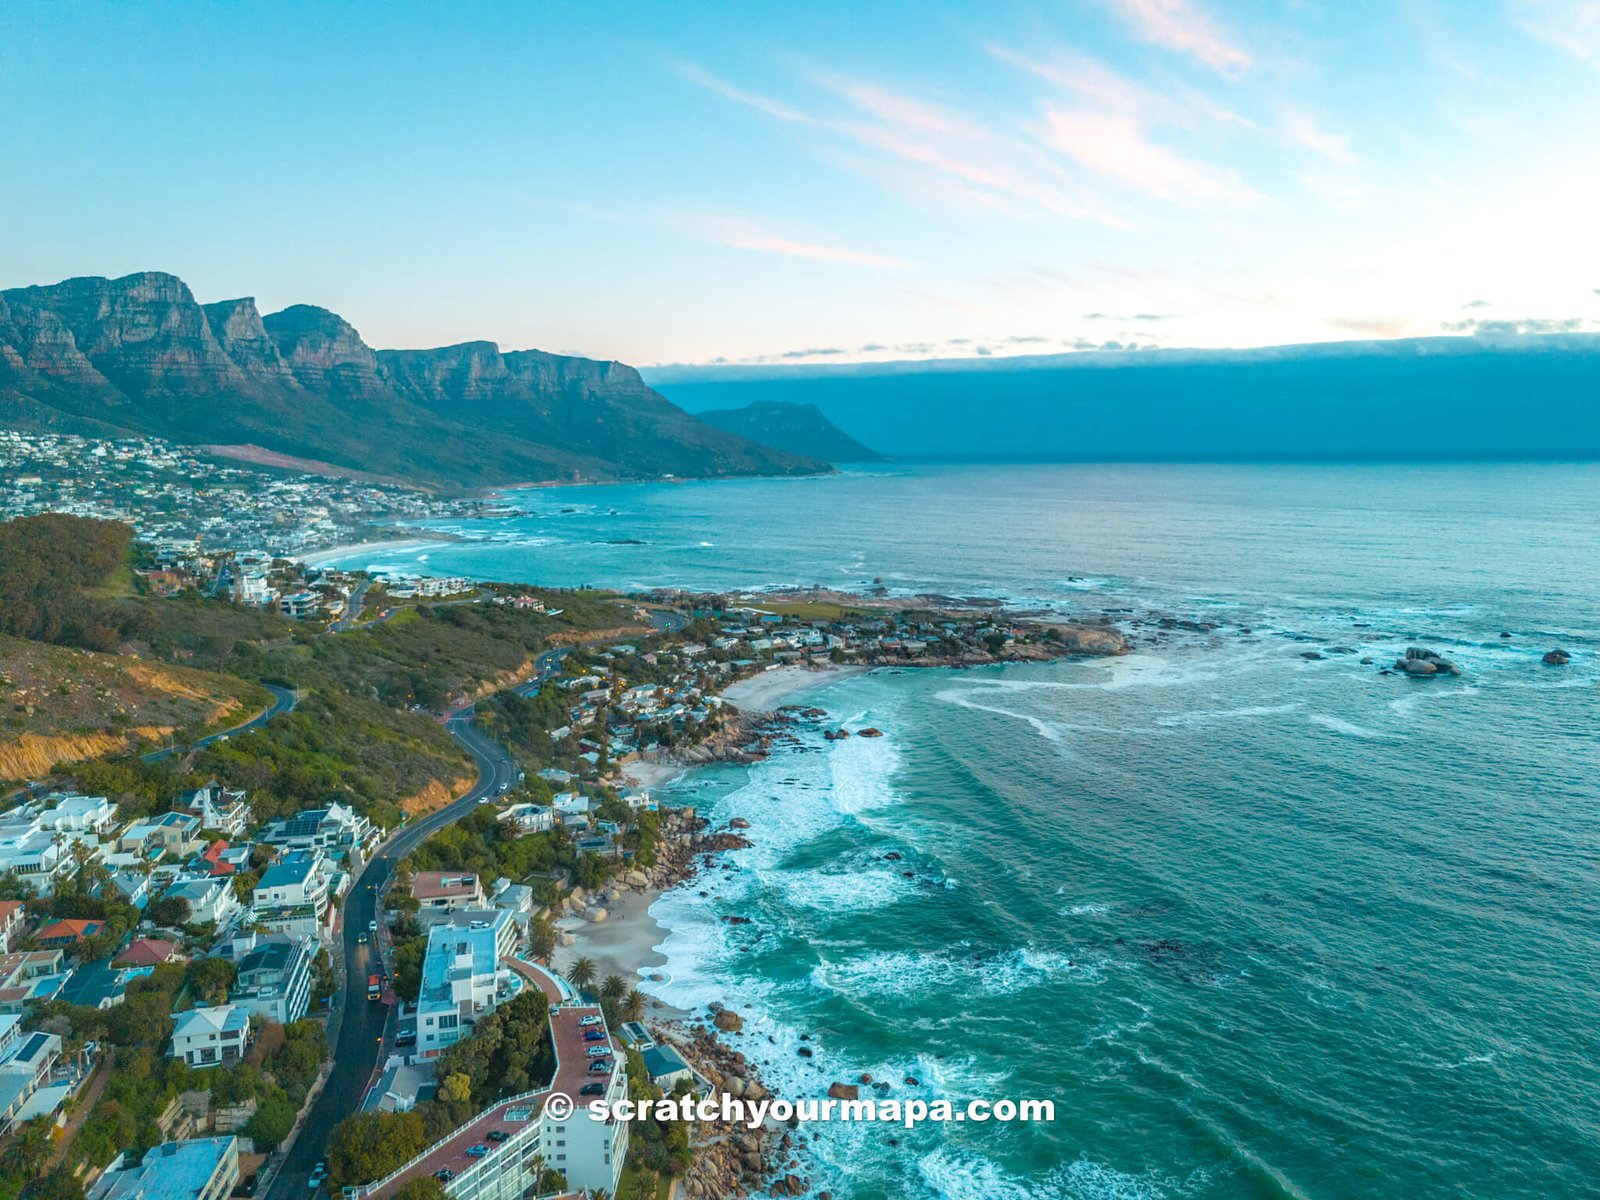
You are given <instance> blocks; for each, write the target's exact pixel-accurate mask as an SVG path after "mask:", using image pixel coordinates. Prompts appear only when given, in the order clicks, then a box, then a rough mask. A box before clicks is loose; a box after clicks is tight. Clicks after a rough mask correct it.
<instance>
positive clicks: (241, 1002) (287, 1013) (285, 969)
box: [228, 933, 316, 1025]
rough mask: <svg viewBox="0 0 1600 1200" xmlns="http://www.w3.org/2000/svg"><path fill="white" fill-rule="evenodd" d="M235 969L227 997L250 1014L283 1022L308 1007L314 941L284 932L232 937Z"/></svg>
mask: <svg viewBox="0 0 1600 1200" xmlns="http://www.w3.org/2000/svg"><path fill="white" fill-rule="evenodd" d="M234 946H235V949H236V950H240V951H242V954H240V955H238V957H237V958H236V966H237V973H236V975H235V978H234V982H233V989H232V990H231V991H230V992H229V993H228V999H229V1001H231V1002H232V1003H233V1004H235V1005H238V1006H239V1007H241V1008H244V1009H245V1010H246V1011H248V1012H249V1013H250V1014H251V1015H253V1016H257V1017H262V1018H264V1019H265V1020H268V1021H276V1022H277V1023H278V1024H280V1025H287V1024H289V1023H290V1022H291V1021H298V1020H299V1019H300V1018H301V1017H303V1016H305V1015H306V1013H307V1011H308V1010H309V1009H310V1008H311V977H312V968H313V966H314V965H315V960H316V943H315V942H313V941H311V940H310V939H308V938H296V937H291V936H289V935H288V934H264V935H263V934H255V933H252V934H249V935H248V936H247V937H246V938H236V939H234Z"/></svg>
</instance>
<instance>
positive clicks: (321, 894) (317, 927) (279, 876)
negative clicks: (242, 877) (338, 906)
mask: <svg viewBox="0 0 1600 1200" xmlns="http://www.w3.org/2000/svg"><path fill="white" fill-rule="evenodd" d="M324 865H325V864H324V862H323V859H322V853H321V851H319V850H291V851H289V852H288V853H287V854H283V855H280V856H279V858H278V860H277V861H276V862H274V863H273V864H272V865H271V866H269V867H268V868H267V869H266V870H265V871H263V872H262V873H261V879H260V880H259V881H258V882H257V883H256V887H255V891H254V893H252V895H251V899H250V908H251V910H252V911H253V912H254V913H255V919H256V922H257V923H258V924H261V925H265V926H266V927H267V928H268V929H270V930H272V931H273V932H274V933H286V934H290V935H292V936H294V937H302V938H317V937H321V936H322V935H323V933H324V932H326V930H325V926H324V922H325V921H326V919H327V916H328V910H329V902H328V880H327V877H326V876H325V875H324V873H323V868H324Z"/></svg>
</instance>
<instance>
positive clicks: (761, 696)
mask: <svg viewBox="0 0 1600 1200" xmlns="http://www.w3.org/2000/svg"><path fill="white" fill-rule="evenodd" d="M870 669H871V668H869V667H855V666H845V665H841V664H838V663H831V664H829V665H827V666H823V667H814V666H789V667H774V668H772V669H771V670H769V671H762V672H761V673H760V674H759V675H752V676H751V677H750V678H749V679H741V680H739V681H738V682H737V683H732V684H729V685H728V686H727V687H726V688H724V689H723V690H722V693H721V695H722V698H723V699H724V700H726V701H727V702H728V703H729V704H731V705H733V706H734V707H735V708H737V709H740V710H741V711H743V712H771V711H772V710H773V709H775V708H778V707H780V706H781V705H783V704H785V703H787V702H788V700H789V697H791V696H794V695H796V694H798V693H800V692H806V691H810V690H811V689H812V688H814V687H818V686H820V685H821V684H824V683H829V682H831V681H833V680H835V679H843V678H845V677H847V676H850V675H860V674H861V673H862V672H864V671H867V670H870Z"/></svg>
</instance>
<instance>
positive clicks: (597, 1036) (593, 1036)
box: [583, 1029, 606, 1042]
mask: <svg viewBox="0 0 1600 1200" xmlns="http://www.w3.org/2000/svg"><path fill="white" fill-rule="evenodd" d="M583 1040H584V1041H586V1042H603V1041H605V1040H606V1035H605V1034H604V1033H602V1032H601V1031H600V1030H598V1029H591V1030H589V1031H588V1032H587V1033H585V1034H584V1035H583Z"/></svg>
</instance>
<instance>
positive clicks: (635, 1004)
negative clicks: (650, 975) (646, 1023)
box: [622, 988, 644, 1021]
mask: <svg viewBox="0 0 1600 1200" xmlns="http://www.w3.org/2000/svg"><path fill="white" fill-rule="evenodd" d="M642 1016H644V993H643V992H641V991H640V990H639V989H638V988H629V989H628V994H627V995H626V996H624V997H623V998H622V1019H623V1020H624V1021H637V1020H638V1019H639V1018H640V1017H642Z"/></svg>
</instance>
